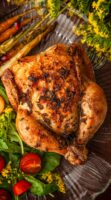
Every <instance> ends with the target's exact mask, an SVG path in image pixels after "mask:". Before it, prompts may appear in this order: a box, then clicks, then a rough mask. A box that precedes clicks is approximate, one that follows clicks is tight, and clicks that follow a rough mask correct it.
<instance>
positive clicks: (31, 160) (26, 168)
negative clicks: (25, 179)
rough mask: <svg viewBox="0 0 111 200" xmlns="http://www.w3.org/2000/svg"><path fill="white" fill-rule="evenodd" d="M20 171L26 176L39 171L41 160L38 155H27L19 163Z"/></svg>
mask: <svg viewBox="0 0 111 200" xmlns="http://www.w3.org/2000/svg"><path fill="white" fill-rule="evenodd" d="M20 169H21V171H23V172H24V173H27V174H35V173H37V172H39V171H40V169H41V158H40V156H39V155H38V154H35V153H27V154H25V155H24V156H23V157H22V158H21V161H20Z"/></svg>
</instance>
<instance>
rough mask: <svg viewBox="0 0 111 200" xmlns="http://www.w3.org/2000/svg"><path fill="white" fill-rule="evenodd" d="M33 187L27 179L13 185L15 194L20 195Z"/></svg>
mask: <svg viewBox="0 0 111 200" xmlns="http://www.w3.org/2000/svg"><path fill="white" fill-rule="evenodd" d="M30 188H31V183H29V182H28V181H26V180H20V181H18V182H17V183H16V184H15V185H14V186H13V192H14V195H15V196H19V195H21V194H23V193H24V192H26V191H27V190H29V189H30Z"/></svg>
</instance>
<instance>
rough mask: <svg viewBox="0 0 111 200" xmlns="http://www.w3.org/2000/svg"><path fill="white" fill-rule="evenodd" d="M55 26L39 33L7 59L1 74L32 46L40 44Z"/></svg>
mask: <svg viewBox="0 0 111 200" xmlns="http://www.w3.org/2000/svg"><path fill="white" fill-rule="evenodd" d="M54 28H55V24H53V25H51V26H49V28H47V29H46V30H45V31H44V32H43V33H40V34H39V35H37V36H36V37H35V38H34V39H33V40H32V41H31V42H29V43H28V44H26V45H25V46H24V47H23V48H22V49H21V50H20V51H19V52H18V53H17V54H16V55H15V56H14V57H13V58H11V59H10V60H9V61H7V62H6V63H5V64H3V65H2V66H1V68H0V76H2V74H3V72H4V71H5V70H6V69H7V68H10V67H11V66H12V65H13V64H14V63H15V62H16V61H17V60H19V59H20V58H22V57H24V56H26V55H27V54H28V53H29V52H30V51H31V49H32V48H34V47H35V46H36V45H38V44H39V42H40V41H41V40H42V39H43V38H44V37H45V36H46V35H47V34H48V33H49V32H51V31H52V30H53V29H54Z"/></svg>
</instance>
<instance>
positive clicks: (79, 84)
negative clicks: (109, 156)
mask: <svg viewBox="0 0 111 200" xmlns="http://www.w3.org/2000/svg"><path fill="white" fill-rule="evenodd" d="M93 79H94V76H93V70H92V66H91V63H90V61H89V59H88V57H87V55H86V53H85V51H84V49H83V48H82V47H81V46H80V45H78V44H72V45H70V46H66V45H65V44H57V45H54V46H52V47H50V48H48V49H47V50H46V51H45V52H42V53H40V54H39V55H35V56H30V57H27V58H23V59H22V60H21V62H17V63H16V64H14V65H13V66H12V67H11V68H10V69H7V70H5V72H4V74H3V76H2V82H3V84H4V86H5V88H6V92H7V95H8V98H9V101H10V103H11V105H12V106H13V108H14V109H15V110H16V112H17V119H16V127H17V130H18V133H19V134H20V137H21V138H22V139H23V141H24V142H25V143H27V144H28V145H29V146H31V147H34V148H38V149H40V150H42V151H49V152H57V153H59V154H62V155H64V156H65V158H66V159H67V160H69V162H70V163H72V164H74V165H75V164H80V163H83V162H84V161H85V160H86V159H87V150H86V147H85V145H86V143H87V142H88V140H89V139H90V138H91V137H92V136H93V135H94V134H95V132H96V131H97V130H98V128H99V127H100V126H101V124H102V123H103V121H104V119H105V116H106V112H107V103H106V98H105V96H104V93H103V90H102V89H101V88H100V87H99V86H98V85H97V84H96V83H95V82H94V80H93ZM83 113H84V114H83ZM21 119H22V120H21ZM70 134H71V135H72V134H73V135H74V138H73V141H72V142H71V143H70V144H69V142H67V140H68V137H69V135H70Z"/></svg>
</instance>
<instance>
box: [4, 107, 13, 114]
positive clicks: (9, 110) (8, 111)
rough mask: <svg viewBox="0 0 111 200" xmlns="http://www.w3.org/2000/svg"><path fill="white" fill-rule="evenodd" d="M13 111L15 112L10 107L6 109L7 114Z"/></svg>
mask: <svg viewBox="0 0 111 200" xmlns="http://www.w3.org/2000/svg"><path fill="white" fill-rule="evenodd" d="M12 111H13V109H12V108H11V107H9V106H8V107H6V108H5V110H4V112H5V113H10V112H12Z"/></svg>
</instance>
